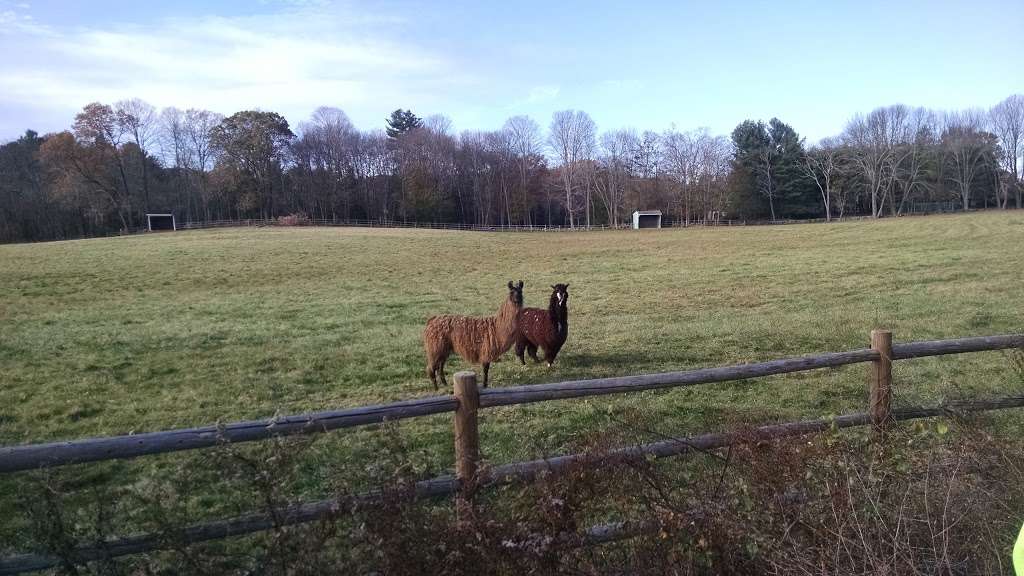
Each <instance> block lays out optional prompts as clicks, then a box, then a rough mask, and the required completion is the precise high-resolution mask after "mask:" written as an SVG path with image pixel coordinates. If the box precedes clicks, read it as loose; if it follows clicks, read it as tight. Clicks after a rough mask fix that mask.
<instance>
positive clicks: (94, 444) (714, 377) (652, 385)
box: [0, 330, 1024, 575]
mask: <svg viewBox="0 0 1024 576" xmlns="http://www.w3.org/2000/svg"><path fill="white" fill-rule="evenodd" d="M871 340H872V348H869V349H860V350H851V351H847V352H833V353H826V354H815V355H809V356H801V357H796V358H786V359H781V360H771V361H767V362H757V363H748V364H739V365H734V366H724V367H716V368H703V369H698V370H689V371H684V372H669V373H662V374H649V375H640V376H624V377H616V378H602V379H595V380H581V381H575V382H560V383H554V384H538V385H532V386H517V387H508V388H499V389H491V390H483V391H480V390H478V388H477V385H476V376H475V374H473V373H472V372H462V373H459V374H456V375H455V380H456V383H457V386H456V395H455V396H434V397H428V398H421V399H416V400H406V401H401V402H394V403H390V404H380V405H375V406H363V407H358V408H349V409H345V410H333V411H324V412H316V413H311V414H304V415H298V416H283V417H277V418H271V419H265V420H254V421H248V422H236V423H232V424H225V425H219V426H207V427H202V428H189V429H182V430H171V431H164V432H150V433H145V434H137V435H128V436H114V437H107V438H93V439H86V440H74V441H69V442H52V443H47V444H35V445H24V446H8V447H2V448H0V473H2V472H14V471H18V470H28V469H35V468H42V467H48V466H62V465H66V464H75V463H82V462H91V461H99V460H112V459H117V458H132V457H136V456H142V455H147V454H158V453H164V452H173V451H178V450H191V449H196V448H205V447H210V446H216V445H219V444H224V443H236V442H251V441H255V440H263V439H267V438H271V437H275V436H285V435H291V434H311V433H319V432H326V431H329V430H335V429H339V428H347V427H353V426H360V425H364V424H373V423H380V422H385V421H390V420H400V419H405V418H414V417H419V416H426V415H431V414H440V413H446V412H454V413H455V430H456V434H455V454H456V460H457V462H456V467H455V468H456V473H455V474H454V475H447V476H440V477H437V478H432V479H428V480H423V481H420V482H417V483H416V484H415V486H414V487H413V494H414V496H415V497H416V498H429V497H437V496H446V495H452V494H456V495H458V497H459V498H458V502H459V503H462V504H463V505H464V504H466V503H468V502H469V501H470V499H471V498H472V495H473V494H474V493H475V491H476V490H477V489H478V488H483V487H489V486H496V485H502V484H512V483H521V482H529V481H531V480H533V479H534V478H536V477H537V476H538V475H541V474H548V473H550V474H558V473H561V472H564V471H566V470H568V469H571V468H572V467H575V466H581V465H588V464H595V463H601V464H616V463H618V464H622V463H630V462H636V461H640V459H647V458H649V457H655V458H664V457H669V456H677V455H681V454H686V453H690V452H693V451H708V450H714V449H717V448H722V447H725V446H730V445H732V444H735V443H737V442H742V441H745V440H751V439H753V440H757V439H766V438H782V437H788V436H796V435H803V434H808V433H814V432H821V431H824V430H827V429H830V428H850V427H855V426H866V425H872V426H873V427H874V429H875V431H876V432H884V429H885V426H886V423H887V422H889V421H900V420H912V419H917V418H930V417H935V416H943V415H951V414H959V413H968V412H982V411H988V410H997V409H1004V408H1020V407H1024V396H1013V397H1008V398H998V399H992V400H981V401H963V402H954V403H949V404H945V405H942V406H937V407H931V408H903V409H897V410H892V409H891V398H892V394H891V386H892V361H893V360H904V359H909V358H921V357H927V356H938V355H945V354H960V353H965V352H980V351H986V350H1003V349H1010V348H1022V349H1024V334H1008V335H1002V336H981V337H973V338H957V339H952V340H934V341H923V342H910V343H903V344H893V343H892V334H891V332H888V331H885V330H876V331H873V332H872V334H871ZM864 362H871V363H872V364H873V368H872V370H871V371H870V374H869V379H868V385H869V408H870V410H869V412H866V413H857V414H849V415H845V416H839V417H837V418H833V419H823V420H807V421H801V422H789V423H785V424H772V425H766V426H760V427H757V428H751V429H748V430H744V431H740V432H722V433H711V434H702V435H698V436H691V437H688V438H679V439H668V440H663V441H659V442H653V443H649V444H641V445H636V446H629V447H624V448H618V449H614V450H610V451H603V452H595V453H581V454H569V455H564V456H557V457H552V458H544V459H540V460H533V461H527V462H514V463H509V464H503V465H499V466H493V467H489V468H484V467H479V463H478V460H479V457H480V456H479V438H478V431H477V426H478V423H477V407H479V408H486V407H494V406H506V405H513V404H525V403H531V402H540V401H546V400H557V399H566V398H578V397H584V396H595V395H605V394H618V393H625V392H636V391H643V390H653V389H659V388H668V387H676V386H690V385H696V384H706V383H713V382H726V381H735V380H745V379H748V378H755V377H761V376H770V375H775V374H785V373H789V372H800V371H806V370H815V369H819V368H829V367H837V366H843V365H847V364H856V363H864ZM384 496H386V494H385V492H384V491H383V490H381V489H377V490H375V491H371V492H367V493H363V494H357V495H350V496H347V497H343V498H341V499H331V500H322V501H319V502H309V503H305V504H299V505H294V506H289V507H285V508H281V509H278V510H275V511H274V514H273V516H271V515H270V514H268V513H254V514H249V515H245V516H240V517H236V518H232V519H227V520H219V521H214V522H206V523H202V524H196V525H193V526H190V527H187V528H185V529H183V530H179V531H176V532H175V533H174V534H171V535H168V534H142V535H136V536H130V537H126V538H121V539H116V540H109V541H106V542H103V543H101V544H99V545H92V546H82V547H78V548H76V549H74V550H72V551H71V554H70V560H69V557H63V558H60V559H58V558H56V557H54V556H47V555H38V554H23V555H19V556H12V557H8V558H2V559H0V575H2V574H17V573H21V572H27V571H35V570H41V569H45V568H50V567H54V566H57V565H59V564H64V563H67V562H69V561H70V562H71V563H72V564H80V563H85V562H89V561H92V560H97V559H103V558H112V557H117V556H124V555H128V554H136V553H139V552H145V551H149V550H157V549H164V548H168V547H169V546H170V543H171V542H173V543H176V544H190V543H196V542H204V541H208V540H215V539H220V538H226V537H230V536H239V535H244V534H251V533H255V532H260V531H265V530H269V529H272V528H275V527H277V526H282V525H291V524H300V523H305V522H311V521H314V520H317V519H322V518H328V517H331V516H333V515H336V514H339V513H342V512H344V511H345V510H346V509H347V508H350V507H352V506H358V505H373V503H375V502H378V501H379V500H380V499H381V498H382V497H384ZM643 525H644V523H612V524H606V525H601V526H596V527H593V528H591V529H589V530H587V531H585V532H584V533H582V534H569V535H567V537H571V538H577V539H578V540H579V542H581V545H586V544H598V543H602V542H608V541H613V540H616V539H621V538H625V537H630V536H631V535H635V534H636V533H637V532H638V527H641V526H643Z"/></svg>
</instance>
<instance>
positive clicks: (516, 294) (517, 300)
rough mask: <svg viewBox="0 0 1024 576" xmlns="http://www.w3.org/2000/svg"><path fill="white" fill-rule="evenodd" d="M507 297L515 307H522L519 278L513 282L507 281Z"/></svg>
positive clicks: (521, 282) (521, 290)
mask: <svg viewBox="0 0 1024 576" xmlns="http://www.w3.org/2000/svg"><path fill="white" fill-rule="evenodd" d="M508 299H509V301H510V302H512V304H514V305H515V306H516V308H522V307H523V281H522V280H520V281H519V282H516V283H515V284H513V283H512V281H511V280H509V281H508Z"/></svg>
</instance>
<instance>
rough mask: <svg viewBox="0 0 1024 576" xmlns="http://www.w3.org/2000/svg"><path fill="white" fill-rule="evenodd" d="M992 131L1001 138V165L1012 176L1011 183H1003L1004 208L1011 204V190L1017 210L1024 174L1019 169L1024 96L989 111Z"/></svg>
mask: <svg viewBox="0 0 1024 576" xmlns="http://www.w3.org/2000/svg"><path fill="white" fill-rule="evenodd" d="M989 121H990V123H991V125H992V130H993V131H994V133H995V135H996V136H997V137H998V138H999V143H1000V145H1001V155H1000V159H999V163H1000V164H1001V165H1002V167H1003V170H1006V172H1007V173H1008V174H1009V175H1010V180H1009V182H1005V181H1004V182H1003V183H1002V192H1003V199H1002V207H1003V208H1006V206H1007V204H1008V203H1009V189H1010V188H1012V189H1013V190H1014V197H1015V198H1016V201H1017V208H1021V207H1022V206H1021V189H1022V188H1024V186H1022V182H1021V178H1022V177H1024V174H1022V173H1021V170H1020V169H1019V168H1018V166H1019V160H1018V159H1020V158H1021V157H1022V155H1024V95H1021V94H1014V95H1013V96H1010V97H1009V98H1007V99H1006V100H1003V101H1002V102H1000V103H999V104H996V105H995V107H993V108H992V110H991V111H989Z"/></svg>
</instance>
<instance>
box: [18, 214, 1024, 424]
mask: <svg viewBox="0 0 1024 576" xmlns="http://www.w3.org/2000/svg"><path fill="white" fill-rule="evenodd" d="M1022 241H1024V215H1021V214H1019V213H1016V212H1007V213H985V214H969V215H954V216H936V217H926V218H913V219H899V220H880V221H873V222H850V223H837V224H834V225H821V224H808V225H792V226H782V227H748V228H695V229H681V230H661V231H644V232H636V231H609V232H549V233H482V232H451V231H430V230H395V229H360V228H273V229H263V228H243V229H220V230H211V231H194V232H182V233H176V234H163V235H151V236H136V237H126V238H113V239H93V240H76V241H65V242H55V243H46V244H32V245H12V246H2V247H0V290H2V293H3V294H4V295H5V296H4V299H3V304H2V305H0V323H2V325H3V331H2V332H3V335H2V336H0V369H2V373H3V374H4V375H5V376H4V377H3V379H4V381H5V382H4V385H3V387H2V391H0V397H2V398H0V399H2V400H3V401H2V402H0V405H2V406H3V408H0V442H2V443H3V444H15V443H21V442H38V441H45V440H55V439H64V438H75V437H80V436H89V435H107V434H118V433H128V432H132V431H134V432H141V431H146V430H156V429H161V428H170V427H180V426H193V425H202V424H208V423H212V422H227V421H233V420H240V419H246V418H255V417H266V416H272V415H274V414H275V413H297V412H306V411H312V410H322V409H329V408H339V407H347V406H356V405H361V404H369V403H375V402H383V401H390V400H395V399H399V398H407V397H413V396H418V395H427V394H432V393H433V391H432V389H431V388H430V385H429V381H428V380H427V378H426V376H425V373H424V360H423V351H422V346H421V343H420V331H421V330H422V327H423V324H424V322H425V320H426V319H427V317H429V316H430V315H433V314H438V313H465V314H477V315H485V314H491V313H493V312H494V311H495V310H496V309H497V307H498V305H499V303H500V301H501V299H502V298H503V297H504V291H505V290H504V284H505V283H506V282H507V281H508V280H518V279H523V280H525V282H526V287H525V299H526V305H527V306H537V307H544V306H546V302H547V298H548V295H549V292H550V289H549V285H551V284H554V283H556V282H569V283H570V284H571V288H570V293H571V300H570V336H569V341H568V343H567V344H566V346H565V349H564V351H563V353H562V355H561V356H560V357H559V361H558V362H557V363H556V365H555V367H554V368H551V369H548V368H545V367H543V366H533V365H529V366H526V367H522V366H520V365H518V363H517V361H516V360H515V358H514V357H513V355H512V354H511V353H509V354H507V355H506V356H505V357H504V359H503V361H502V362H500V363H498V364H496V365H495V366H493V367H492V381H493V385H495V386H504V385H516V384H526V383H537V382H551V381H559V380H567V379H576V378H590V377H602V376H611V375H623V374H637V373H645V372H657V371H665V370H680V369H689V368H698V367H704V366H714V365H721V364H731V363H737V362H748V361H758V360H765V359H771V358H778V357H783V356H790V355H795V354H805V353H814V352H824V351H833V350H843V349H850V348H857V347H862V346H865V345H866V343H867V335H868V332H869V330H870V329H872V328H876V327H885V328H890V329H892V330H893V331H894V334H895V339H896V340H897V341H907V340H920V339H931V338H952V337H961V336H971V335H983V334H996V333H1005V332H1013V331H1019V329H1020V327H1021V320H1020V315H1019V308H1018V304H1017V298H1018V295H1019V290H1020V287H1019V280H1020V275H1019V273H1020V270H1021V264H1022V263H1024V255H1022V254H1021V252H1020V251H1019V250H1017V249H1015V247H1017V246H1020V245H1021V242H1022ZM976 356H977V358H971V357H966V356H961V357H958V358H953V359H936V360H930V361H928V360H922V361H918V362H915V363H914V364H913V365H909V364H906V363H904V365H901V366H900V372H906V374H897V382H898V384H899V385H900V387H901V390H904V391H905V392H904V398H907V395H909V398H907V399H910V398H915V397H920V398H922V399H923V398H926V397H928V396H929V394H934V393H937V392H938V390H939V389H940V387H941V386H940V383H941V382H943V381H945V382H946V383H947V384H948V383H949V382H951V381H952V380H955V377H953V378H950V376H949V375H946V374H943V373H942V370H940V369H939V366H942V367H946V368H951V369H952V373H953V375H954V376H955V374H956V373H959V372H960V370H959V369H957V368H956V366H958V365H969V366H972V367H973V368H972V369H973V370H976V369H977V368H978V366H979V365H980V366H985V365H992V364H999V362H998V361H994V359H995V358H997V357H998V354H991V355H987V354H981V355H976ZM467 367H468V365H466V364H464V363H462V362H461V361H460V360H458V359H456V358H453V361H450V362H449V365H448V368H447V373H448V376H449V378H450V376H451V374H452V373H454V372H455V371H456V370H458V369H463V368H467ZM990 371H991V372H992V373H993V374H994V373H995V372H996V371H997V367H992V368H990V369H989V370H982V372H981V373H982V374H984V373H987V372H990ZM854 372H856V374H855V375H852V373H854ZM860 372H861V370H856V369H844V370H835V371H819V372H815V373H810V374H804V375H792V376H788V377H781V378H780V379H784V380H793V381H797V380H802V379H806V380H809V381H811V382H813V381H819V383H814V384H812V383H811V382H808V385H807V386H806V387H805V388H806V389H805V390H802V391H800V393H799V394H794V395H790V393H788V392H781V394H780V396H777V397H776V400H778V402H776V403H769V404H767V405H763V406H760V408H765V409H768V410H767V412H773V411H775V410H774V409H778V411H780V413H779V414H778V415H779V416H781V415H783V413H790V412H793V411H794V410H795V412H807V411H813V410H818V411H821V410H825V411H827V412H838V411H840V410H842V409H845V408H849V407H851V406H855V405H856V404H857V401H858V400H859V399H860V398H861V396H862V392H863V390H862V384H863V382H862V380H863V379H862V377H861V376H862V375H861V374H860ZM963 373H964V374H966V373H967V372H963ZM927 378H932V379H935V380H937V381H932V382H926V381H924V380H925V379H927ZM918 379H922V380H921V382H916V380H918ZM776 380H778V379H776ZM998 380H1000V379H998V378H997V379H996V381H998ZM830 382H831V383H832V384H833V385H836V386H838V389H836V388H833V389H832V390H831V391H830V390H829V389H830V387H831V386H830V385H829V383H830ZM914 384H918V385H917V386H914ZM967 385H969V386H984V384H981V383H967ZM766 386H767V387H770V386H771V384H755V383H746V384H735V385H728V386H714V387H702V388H700V389H699V391H698V390H697V389H695V390H693V391H689V392H681V394H682V395H684V396H685V395H690V394H696V395H705V394H706V395H709V396H710V397H711V398H712V399H713V398H714V396H716V392H715V391H716V390H717V391H719V392H723V393H724V398H733V397H736V396H743V394H744V392H743V391H753V390H756V389H757V388H759V387H760V388H762V389H764V388H765V387H766ZM801 387H803V386H801ZM776 388H778V387H777V386H776ZM786 388H788V387H786ZM830 392H831V393H830ZM836 392H838V394H836ZM679 395H680V394H670V395H669V396H670V397H672V396H679ZM724 398H723V399H724ZM758 400H763V398H762V397H761V395H760V393H757V394H755V397H752V398H744V399H742V401H740V402H739V404H738V405H737V406H736V409H737V411H740V412H742V410H743V409H754V408H758V406H757V404H759V402H758ZM619 401H621V400H619ZM611 402H612V403H614V402H616V400H611ZM556 404H560V403H556ZM669 404H675V402H669ZM711 404H712V406H706V405H705V406H702V408H704V409H708V410H713V405H714V404H715V402H714V401H712V402H711ZM773 404H774V405H773ZM691 405H692V403H691ZM520 411H521V412H527V413H531V412H533V413H537V414H541V413H544V412H545V409H544V408H536V407H532V408H523V409H520ZM755 411H759V410H755Z"/></svg>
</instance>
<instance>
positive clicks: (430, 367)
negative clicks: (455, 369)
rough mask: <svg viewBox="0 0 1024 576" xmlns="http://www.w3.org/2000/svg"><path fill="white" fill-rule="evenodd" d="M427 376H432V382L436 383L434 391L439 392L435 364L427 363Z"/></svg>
mask: <svg viewBox="0 0 1024 576" xmlns="http://www.w3.org/2000/svg"><path fill="white" fill-rule="evenodd" d="M427 377H428V378H430V383H431V384H433V385H434V392H437V376H436V375H435V374H434V365H433V364H427Z"/></svg>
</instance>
